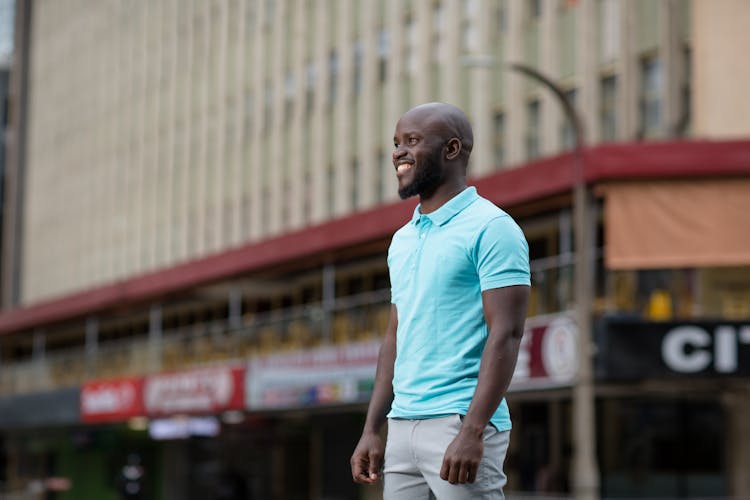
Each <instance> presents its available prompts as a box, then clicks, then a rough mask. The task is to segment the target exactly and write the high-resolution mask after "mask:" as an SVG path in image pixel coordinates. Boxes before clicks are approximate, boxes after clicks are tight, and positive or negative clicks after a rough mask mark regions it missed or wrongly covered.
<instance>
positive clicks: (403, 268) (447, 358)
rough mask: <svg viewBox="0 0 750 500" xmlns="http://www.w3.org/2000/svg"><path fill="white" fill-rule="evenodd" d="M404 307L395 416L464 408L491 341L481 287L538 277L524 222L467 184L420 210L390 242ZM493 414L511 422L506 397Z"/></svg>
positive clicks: (499, 421)
mask: <svg viewBox="0 0 750 500" xmlns="http://www.w3.org/2000/svg"><path fill="white" fill-rule="evenodd" d="M388 269H389V273H390V278H391V302H393V304H395V305H396V309H397V311H398V330H397V331H396V363H395V365H394V375H393V392H394V399H393V404H392V405H391V411H390V413H389V414H388V416H389V417H394V418H431V417H438V416H443V415H449V414H456V413H458V414H461V415H465V414H466V412H467V411H468V409H469V404H470V403H471V398H472V397H473V396H474V390H475V388H476V385H477V377H478V375H479V363H480V361H481V357H482V351H483V349H484V344H485V342H486V340H487V334H488V330H487V323H486V322H485V319H484V313H483V309H482V292H483V291H485V290H489V289H492V288H500V287H505V286H511V285H526V286H529V285H530V284H531V280H530V274H529V247H528V244H527V243H526V238H525V237H524V235H523V232H522V231H521V228H519V227H518V225H517V224H516V223H515V222H514V221H513V219H512V218H511V217H510V216H509V215H508V214H506V213H505V212H503V211H502V210H501V209H499V208H498V207H497V206H495V205H494V204H493V203H491V202H490V201H488V200H486V199H484V198H482V197H480V196H479V195H478V194H477V191H476V189H475V188H473V187H468V188H466V189H465V190H463V191H462V192H461V193H459V194H458V195H456V196H454V197H453V198H452V199H450V200H449V201H448V202H447V203H445V204H444V205H443V206H441V207H440V208H439V209H437V210H435V211H434V212H432V213H430V214H424V215H423V214H421V213H420V206H417V208H416V209H415V210H414V215H413V217H412V219H411V221H410V222H408V223H407V224H406V225H405V226H404V227H402V228H401V229H399V230H398V231H397V232H396V233H395V234H394V236H393V240H392V241H391V246H390V248H389V249H388ZM490 421H491V422H492V423H493V424H494V425H495V427H497V429H498V430H501V431H502V430H508V429H510V427H511V423H510V414H509V412H508V405H507V403H506V402H505V399H503V401H502V402H501V403H500V406H499V407H498V409H497V411H496V412H495V414H494V415H493V416H492V418H491V419H490Z"/></svg>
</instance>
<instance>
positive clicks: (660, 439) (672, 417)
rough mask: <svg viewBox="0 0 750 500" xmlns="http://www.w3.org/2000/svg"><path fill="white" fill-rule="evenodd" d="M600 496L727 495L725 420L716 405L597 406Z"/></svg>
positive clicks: (618, 402)
mask: <svg viewBox="0 0 750 500" xmlns="http://www.w3.org/2000/svg"><path fill="white" fill-rule="evenodd" d="M600 421H601V422H606V425H601V426H599V427H598V428H599V433H600V435H599V436H598V438H597V441H598V443H599V463H600V467H601V477H602V483H601V488H602V492H601V493H602V497H609V498H617V497H631V498H632V497H639V498H644V497H650V498H656V497H672V498H686V497H704V498H705V497H706V496H711V497H717V496H721V495H724V494H726V478H725V477H724V472H723V470H724V469H725V467H724V457H725V455H726V450H725V446H724V443H725V442H726V438H725V436H724V434H725V431H724V415H723V412H722V410H721V407H720V406H719V404H717V403H715V402H700V401H698V402H693V401H684V400H677V399H672V400H669V399H668V400H664V399H660V400H656V399H654V400H649V399H612V400H606V401H604V402H603V403H602V406H601V414H600Z"/></svg>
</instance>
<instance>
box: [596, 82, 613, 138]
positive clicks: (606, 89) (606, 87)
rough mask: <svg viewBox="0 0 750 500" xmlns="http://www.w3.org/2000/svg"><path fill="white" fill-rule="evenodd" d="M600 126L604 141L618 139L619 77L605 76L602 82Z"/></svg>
mask: <svg viewBox="0 0 750 500" xmlns="http://www.w3.org/2000/svg"><path fill="white" fill-rule="evenodd" d="M599 97H600V99H601V103H600V107H599V120H600V123H599V126H600V128H601V138H602V141H614V140H616V139H617V77H616V76H615V75H611V76H605V77H604V78H602V80H601V91H600V95H599Z"/></svg>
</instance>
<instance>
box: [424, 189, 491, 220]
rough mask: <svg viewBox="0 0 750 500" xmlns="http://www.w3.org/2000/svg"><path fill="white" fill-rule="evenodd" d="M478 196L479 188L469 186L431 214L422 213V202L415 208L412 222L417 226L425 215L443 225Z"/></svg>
mask: <svg viewBox="0 0 750 500" xmlns="http://www.w3.org/2000/svg"><path fill="white" fill-rule="evenodd" d="M477 198H479V195H478V194H477V189H476V188H475V187H474V186H469V187H467V188H466V189H464V190H463V191H461V192H460V193H458V194H457V195H456V196H454V197H453V198H451V199H450V200H448V201H447V202H445V203H443V205H442V206H441V207H440V208H438V209H437V210H435V211H434V212H431V213H429V214H422V213H421V212H420V209H421V207H422V204H421V203H420V204H419V205H417V206H416V208H414V214H413V215H412V217H411V223H412V224H414V225H415V226H416V225H418V224H419V221H420V220H421V219H422V217H424V218H426V219H429V220H430V222H432V223H433V224H436V225H438V226H442V225H444V224H445V223H446V222H448V221H449V220H451V219H452V218H453V217H455V216H456V215H457V214H458V213H460V212H461V211H462V210H463V209H464V208H466V207H468V206H469V205H471V204H472V203H473V202H474V200H476V199H477Z"/></svg>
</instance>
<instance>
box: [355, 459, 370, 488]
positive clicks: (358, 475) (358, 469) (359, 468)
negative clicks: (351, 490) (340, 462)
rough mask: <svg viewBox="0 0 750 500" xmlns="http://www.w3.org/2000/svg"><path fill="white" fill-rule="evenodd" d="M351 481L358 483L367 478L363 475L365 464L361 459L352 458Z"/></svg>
mask: <svg viewBox="0 0 750 500" xmlns="http://www.w3.org/2000/svg"><path fill="white" fill-rule="evenodd" d="M351 463H352V479H354V481H355V482H357V483H360V482H362V481H363V480H365V479H366V478H367V474H365V468H366V467H365V465H366V464H365V463H364V460H363V458H362V457H352V460H351Z"/></svg>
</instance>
